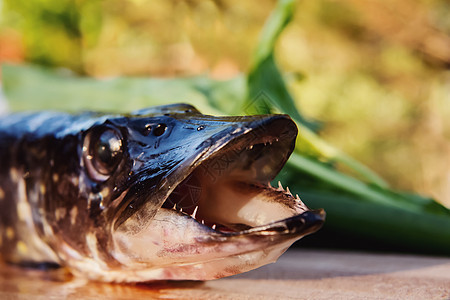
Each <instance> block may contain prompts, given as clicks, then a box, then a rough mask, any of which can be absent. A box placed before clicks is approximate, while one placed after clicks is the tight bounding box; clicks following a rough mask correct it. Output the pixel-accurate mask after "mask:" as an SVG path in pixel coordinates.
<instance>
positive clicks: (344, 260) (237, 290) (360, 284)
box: [0, 249, 450, 299]
mask: <svg viewBox="0 0 450 300" xmlns="http://www.w3.org/2000/svg"><path fill="white" fill-rule="evenodd" d="M0 270H1V271H0V290H1V291H0V299H16V298H20V299H50V298H52V299H60V298H66V299H143V298H146V299H149V298H150V299H151V298H164V299H450V258H442V257H441V258H439V257H426V256H411V255H398V254H397V255H387V254H365V253H351V252H337V251H323V250H319V251H313V250H297V249H291V250H289V251H288V252H287V253H285V254H284V255H283V256H282V257H281V258H280V259H279V261H278V262H277V263H275V264H271V265H268V266H265V267H262V268H260V269H258V270H254V271H252V272H248V273H245V274H240V275H237V276H233V277H229V278H224V279H220V280H214V281H208V282H192V281H183V282H158V283H147V284H138V285H124V284H105V283H93V282H87V281H84V280H81V279H78V278H73V277H72V276H70V275H69V274H67V273H64V272H63V271H62V270H53V271H38V270H24V269H20V268H16V267H11V266H5V265H1V269H0Z"/></svg>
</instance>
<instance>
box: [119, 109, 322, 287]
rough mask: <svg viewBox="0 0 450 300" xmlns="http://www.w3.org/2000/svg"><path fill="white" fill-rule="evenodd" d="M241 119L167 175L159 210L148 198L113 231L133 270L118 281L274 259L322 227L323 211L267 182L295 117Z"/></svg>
mask: <svg viewBox="0 0 450 300" xmlns="http://www.w3.org/2000/svg"><path fill="white" fill-rule="evenodd" d="M246 118H247V119H245V122H236V123H235V124H237V126H235V127H230V128H227V129H224V130H223V131H222V132H219V133H217V134H216V135H214V136H211V137H210V138H209V139H207V140H206V141H205V142H204V143H202V144H201V145H199V146H198V147H197V148H198V149H197V148H196V149H195V150H196V151H197V150H198V152H199V153H198V155H196V156H194V157H191V158H189V159H186V160H185V161H184V163H183V165H182V166H180V167H179V168H177V170H175V172H174V173H172V174H168V176H167V180H166V181H165V182H164V184H162V185H161V187H160V188H159V191H160V192H161V193H162V194H165V195H167V196H165V197H164V198H163V199H161V204H160V206H159V208H158V209H157V210H156V211H155V210H154V203H152V202H148V203H146V205H143V206H142V207H141V208H140V209H139V211H138V213H136V214H134V215H133V216H131V217H130V218H128V219H127V220H126V221H125V222H123V223H122V224H121V225H120V226H118V227H117V229H116V230H114V231H113V242H114V251H113V253H112V255H113V256H114V257H115V258H116V260H117V261H119V262H120V263H121V264H123V265H126V266H127V268H128V269H130V270H132V272H131V273H130V272H127V273H126V274H125V273H120V274H118V275H117V278H118V280H123V281H133V280H134V281H144V280H152V279H192V280H207V279H216V278H221V277H224V276H229V275H234V274H237V273H241V272H245V271H249V270H251V269H254V268H257V267H259V266H262V265H264V264H267V263H271V262H274V261H275V260H276V259H277V258H278V257H279V256H280V255H281V254H282V253H283V252H284V251H285V250H286V249H287V248H288V247H289V246H290V245H291V244H292V243H293V242H295V241H296V240H297V239H299V238H301V237H302V236H304V235H306V234H310V233H313V232H315V231H317V230H318V229H319V228H320V227H321V226H322V224H323V222H324V219H325V213H324V211H323V210H309V209H308V207H307V206H306V205H305V204H304V203H303V202H302V201H301V200H300V198H299V197H298V196H294V195H292V193H291V192H290V191H289V189H288V188H286V189H284V188H283V187H282V186H281V183H280V184H279V185H278V186H277V187H272V186H271V184H270V182H271V181H272V180H273V179H274V178H275V176H276V175H277V174H278V173H279V172H280V170H281V168H282V167H283V166H284V164H285V163H286V161H287V159H288V158H289V156H290V154H291V153H292V151H293V150H294V146H295V139H296V136H297V127H296V125H295V123H294V122H293V121H292V120H291V119H290V118H289V117H288V116H284V115H272V116H264V117H260V119H255V118H254V117H252V118H251V119H250V121H249V119H248V117H246ZM147 204H148V205H147Z"/></svg>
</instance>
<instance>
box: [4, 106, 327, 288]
mask: <svg viewBox="0 0 450 300" xmlns="http://www.w3.org/2000/svg"><path fill="white" fill-rule="evenodd" d="M296 134H297V128H296V125H295V123H294V122H293V121H292V120H291V119H290V118H289V117H288V116H285V115H266V116H245V117H214V116H207V115H203V114H201V113H200V112H198V111H197V110H196V109H195V108H194V107H192V106H190V105H186V104H177V105H169V106H160V107H153V108H148V109H144V110H140V111H137V112H134V113H130V114H124V115H116V114H102V113H94V112H89V113H82V114H78V115H72V114H67V113H61V112H40V113H19V114H13V115H10V116H6V117H3V118H1V119H0V139H1V142H0V249H1V257H2V259H3V260H5V261H7V262H10V263H15V264H25V265H27V264H28V265H36V264H42V263H45V264H49V263H50V264H56V265H60V266H64V267H67V268H68V269H69V270H70V271H71V272H72V273H73V274H75V275H79V276H83V277H87V278H90V279H94V280H101V281H114V282H137V281H149V280H160V279H169V280H170V279H173V280H178V279H193V280H207V279H215V278H221V277H224V276H229V275H233V274H237V273H241V272H245V271H248V270H251V269H254V268H257V267H259V266H261V265H264V264H267V263H270V262H273V261H275V260H276V259H277V258H278V257H279V256H280V255H281V254H282V253H283V252H284V251H285V250H286V249H287V248H288V247H289V246H290V245H291V244H292V243H293V242H294V241H296V240H297V239H299V238H301V237H302V236H304V235H306V234H309V233H312V232H314V231H316V230H318V229H319V228H320V226H321V225H322V223H323V221H324V212H323V210H316V211H311V210H309V209H308V208H307V207H306V206H305V205H304V204H303V203H302V202H301V200H300V199H299V198H298V197H294V196H293V195H292V194H291V193H290V192H289V191H288V190H284V189H283V188H282V187H281V186H280V187H278V188H273V187H271V186H270V183H269V182H270V181H271V180H273V178H274V177H275V176H276V175H277V173H278V172H279V171H280V170H281V168H282V166H283V165H284V163H285V162H286V160H287V159H288V157H289V155H290V153H291V152H292V151H293V149H294V144H295V138H296Z"/></svg>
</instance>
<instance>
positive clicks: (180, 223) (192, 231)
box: [109, 209, 325, 282]
mask: <svg viewBox="0 0 450 300" xmlns="http://www.w3.org/2000/svg"><path fill="white" fill-rule="evenodd" d="M324 217H325V214H324V211H323V210H318V211H306V212H304V213H303V214H300V215H297V216H294V217H291V218H288V219H284V220H280V221H277V222H273V223H270V224H267V225H264V226H260V227H254V228H252V229H250V230H246V231H242V232H234V233H225V234H224V233H220V232H217V231H215V230H212V229H209V228H208V227H205V226H203V225H201V223H199V222H197V221H196V220H195V219H194V218H191V217H189V216H187V215H185V214H183V213H180V212H177V211H174V210H167V209H161V210H159V211H158V213H157V214H156V216H155V217H154V219H153V220H152V222H151V223H150V224H149V226H148V227H147V228H146V229H144V230H139V232H138V233H136V234H134V235H130V234H129V233H130V231H133V226H135V225H136V224H133V222H134V220H133V219H131V220H132V221H131V222H130V223H128V222H127V223H128V224H127V223H125V224H124V226H121V230H119V231H117V232H116V233H115V249H116V250H115V253H114V256H115V258H116V259H117V260H118V261H120V262H121V263H122V264H124V265H126V266H127V270H121V271H120V272H114V273H109V278H110V279H112V278H114V281H121V282H127V281H129V282H135V281H148V280H211V279H218V278H222V277H226V276H231V275H235V274H239V273H243V272H247V271H250V270H253V269H255V268H258V267H260V266H263V265H266V264H269V263H273V262H275V261H276V260H277V259H278V257H279V256H280V255H281V254H283V253H284V252H285V251H286V250H287V249H288V248H289V246H291V245H292V243H294V242H295V241H296V240H298V239H300V238H301V237H303V236H304V235H307V234H309V233H312V232H314V231H316V230H318V229H319V228H320V227H321V225H322V223H323V221H324ZM174 223H176V224H174Z"/></svg>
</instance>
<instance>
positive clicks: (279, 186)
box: [278, 181, 284, 191]
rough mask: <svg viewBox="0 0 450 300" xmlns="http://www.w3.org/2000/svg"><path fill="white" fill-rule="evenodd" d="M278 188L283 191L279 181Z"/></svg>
mask: <svg viewBox="0 0 450 300" xmlns="http://www.w3.org/2000/svg"><path fill="white" fill-rule="evenodd" d="M278 189H279V190H282V191H284V189H283V186H282V185H281V181H278Z"/></svg>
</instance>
